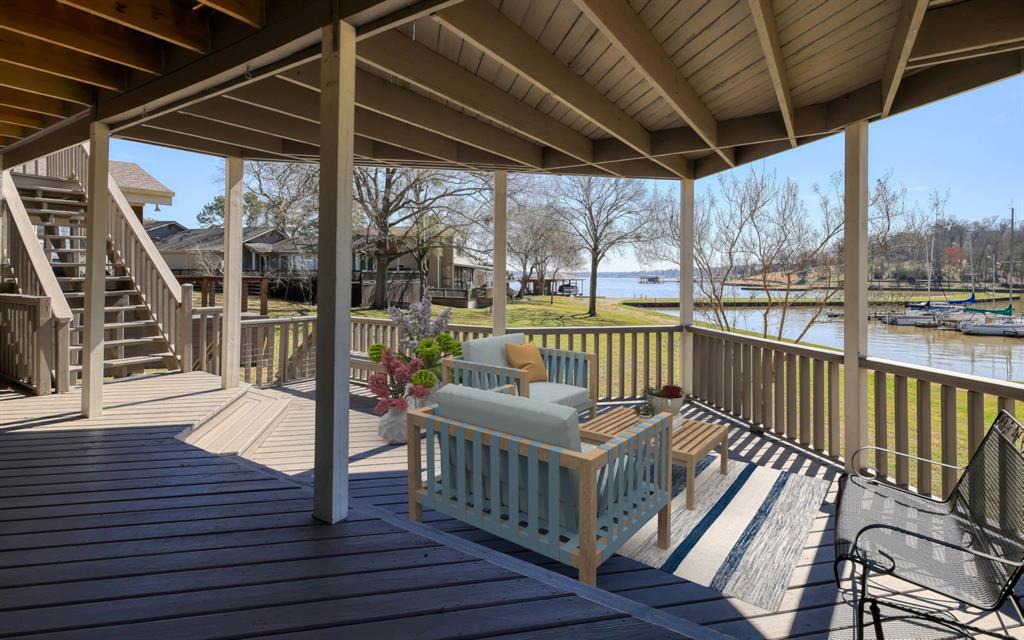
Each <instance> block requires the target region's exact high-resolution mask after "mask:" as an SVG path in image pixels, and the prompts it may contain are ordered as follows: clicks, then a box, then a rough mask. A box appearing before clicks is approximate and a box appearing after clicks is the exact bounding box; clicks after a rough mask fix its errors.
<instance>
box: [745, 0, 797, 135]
mask: <svg viewBox="0 0 1024 640" xmlns="http://www.w3.org/2000/svg"><path fill="white" fill-rule="evenodd" d="M750 14H751V16H753V18H754V27H755V29H756V30H757V39H758V41H760V43H761V51H762V52H763V53H764V61H765V63H766V64H767V65H768V75H769V76H771V79H772V88H773V89H775V97H776V98H777V99H778V101H779V113H781V114H782V122H783V124H784V125H785V127H786V134H787V135H788V136H789V145H790V146H791V147H795V146H796V127H795V126H794V124H793V120H794V117H793V96H792V95H791V94H790V90H789V79H788V78H787V76H786V61H785V59H784V58H783V57H782V47H781V46H780V45H779V31H778V28H776V26H775V12H774V10H773V9H772V2H771V0H750Z"/></svg>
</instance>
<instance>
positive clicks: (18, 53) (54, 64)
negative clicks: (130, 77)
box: [0, 30, 125, 90]
mask: <svg viewBox="0 0 1024 640" xmlns="http://www.w3.org/2000/svg"><path fill="white" fill-rule="evenodd" d="M0 60H3V61H4V62H9V63H11V64H15V65H18V66H20V67H25V68H28V69H35V70H36V71H42V72H44V73H49V74H51V75H55V76H59V77H62V78H67V79H68V80H74V81H77V82H84V83H85V84H91V85H93V86H96V87H102V88H104V89H113V90H120V89H123V88H124V83H125V73H124V69H123V68H122V67H120V66H118V65H115V64H112V63H110V62H107V61H106V60H100V59H99V58H94V57H92V56H83V55H81V54H79V53H77V52H75V51H72V50H70V49H65V48H63V47H53V46H50V45H48V44H47V43H45V42H42V41H41V40H36V39H35V38H29V37H27V36H23V35H21V34H20V33H15V32H13V31H6V30H0Z"/></svg>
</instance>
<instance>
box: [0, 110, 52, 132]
mask: <svg viewBox="0 0 1024 640" xmlns="http://www.w3.org/2000/svg"><path fill="white" fill-rule="evenodd" d="M0 122H6V123H7V124H15V125H18V126H19V127H28V128H30V129H41V128H42V127H43V125H44V122H43V119H42V118H40V117H39V116H38V115H36V114H34V113H31V112H28V111H22V110H21V109H9V108H0Z"/></svg>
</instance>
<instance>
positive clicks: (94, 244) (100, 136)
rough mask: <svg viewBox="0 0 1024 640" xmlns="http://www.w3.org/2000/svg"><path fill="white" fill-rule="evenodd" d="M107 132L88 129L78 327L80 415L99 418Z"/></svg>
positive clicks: (102, 126) (95, 127) (94, 127)
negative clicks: (82, 306) (81, 307)
mask: <svg viewBox="0 0 1024 640" xmlns="http://www.w3.org/2000/svg"><path fill="white" fill-rule="evenodd" d="M109 163H110V128H109V127H107V125H106V124H104V123H102V122H93V123H92V124H90V125H89V177H88V180H89V185H88V187H89V201H88V203H87V204H86V214H85V315H84V316H83V318H82V324H83V325H84V327H85V331H84V333H83V335H82V415H83V416H85V417H86V418H95V417H98V416H101V415H103V332H104V329H103V321H104V312H103V305H104V303H105V302H106V290H107V234H108V233H109V230H108V226H109V221H108V219H107V216H108V210H109V208H110V193H109V191H108V190H107V175H108V170H109Z"/></svg>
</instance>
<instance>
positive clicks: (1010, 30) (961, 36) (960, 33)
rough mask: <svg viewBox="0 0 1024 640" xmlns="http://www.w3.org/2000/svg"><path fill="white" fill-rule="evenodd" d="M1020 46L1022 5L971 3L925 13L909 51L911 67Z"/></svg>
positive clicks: (987, 0) (990, 0)
mask: <svg viewBox="0 0 1024 640" xmlns="http://www.w3.org/2000/svg"><path fill="white" fill-rule="evenodd" d="M1007 46H1024V3H1021V2H1015V1H1010V2H1007V1H1006V0H974V1H973V2H965V3H962V4H951V5H949V6H945V7H938V8H935V9H932V10H931V11H928V13H927V15H926V16H925V19H924V22H923V23H922V24H921V28H920V30H919V31H918V33H917V38H916V40H915V41H914V43H913V49H912V50H911V52H910V65H909V66H911V67H919V66H922V65H925V64H931V63H934V62H941V61H949V60H951V59H955V58H956V56H962V57H972V56H973V55H977V53H978V52H982V53H984V52H985V51H995V50H998V49H999V48H1001V47H1007Z"/></svg>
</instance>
